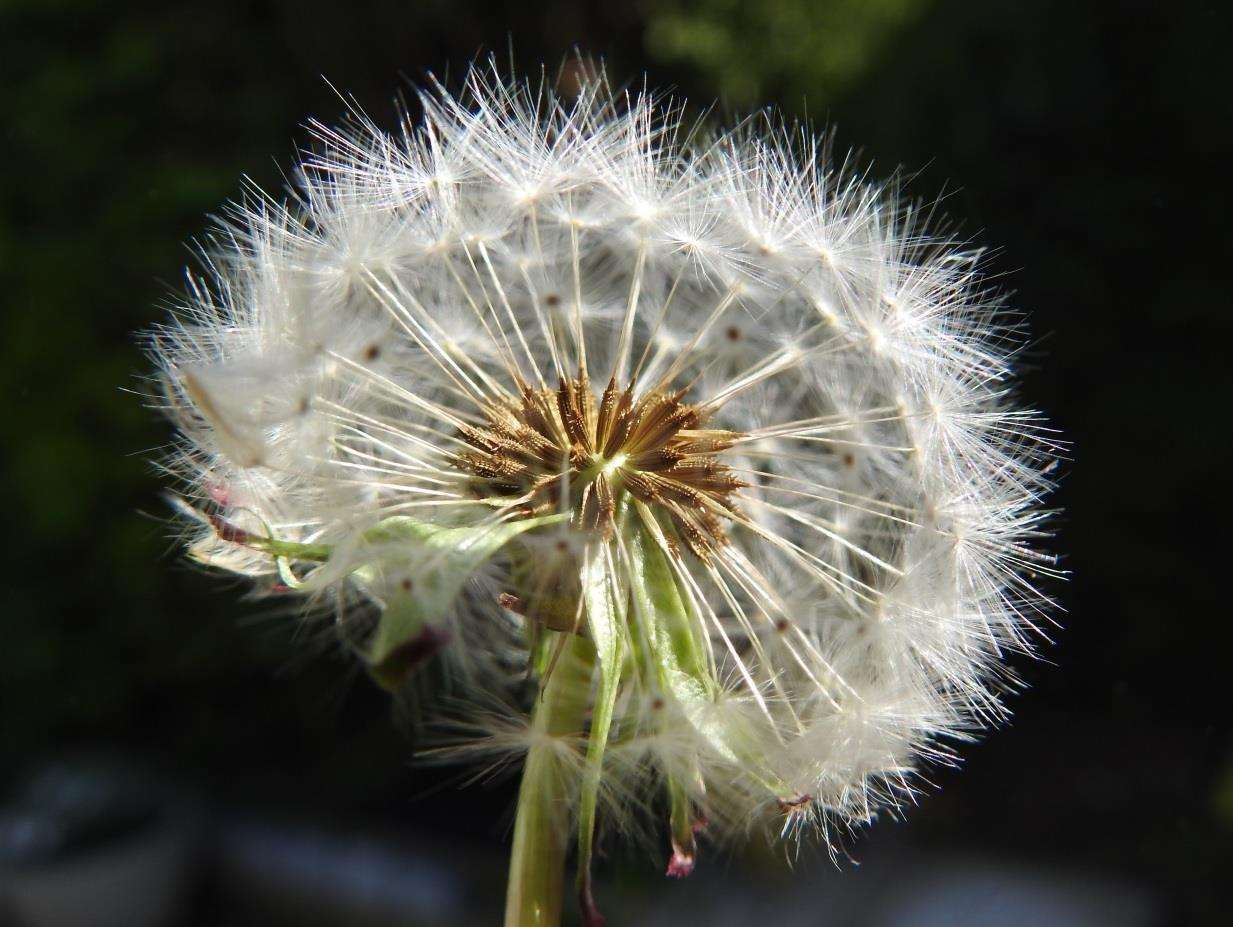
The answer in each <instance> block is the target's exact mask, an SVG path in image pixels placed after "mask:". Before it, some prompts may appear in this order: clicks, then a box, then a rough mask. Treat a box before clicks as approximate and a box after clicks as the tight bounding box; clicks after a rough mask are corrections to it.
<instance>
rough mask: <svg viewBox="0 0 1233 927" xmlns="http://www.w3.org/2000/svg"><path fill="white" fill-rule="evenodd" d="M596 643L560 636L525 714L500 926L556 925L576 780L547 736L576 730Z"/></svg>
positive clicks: (579, 727)
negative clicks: (526, 732) (527, 730)
mask: <svg viewBox="0 0 1233 927" xmlns="http://www.w3.org/2000/svg"><path fill="white" fill-rule="evenodd" d="M594 664H595V648H594V646H593V645H592V644H591V642H590V641H588V640H587V639H585V638H583V637H582V636H580V635H576V634H570V635H568V640H566V642H565V647H564V650H563V651H562V653H561V658H560V660H558V661H557V665H556V667H555V668H554V669H553V671H552V675H551V676H550V677H549V679H548V684H547V686H545V688H544V691H543V693H542V695H541V697H540V699H539V700H538V701H537V702H536V705H535V711H534V714H533V716H532V719H531V728H532V731H533V732H534V733H535V734H536V735H537V736H536V737H535V738H534V740H533V746H532V747H531V749H530V751H528V753H527V760H526V765H525V767H524V768H523V772H522V786H521V787H520V788H519V790H518V814H517V818H516V819H515V821H514V846H513V849H512V850H511V851H510V861H509V887H508V889H507V891H506V896H505V927H556V925H558V924H559V923H560V921H561V904H562V895H563V891H564V886H565V854H566V850H567V848H568V845H569V835H570V804H571V800H572V798H573V792H574V789H575V788H576V782H575V781H574V778H573V776H571V774H570V769H571V766H570V765H569V764H567V763H566V762H563V760H562V757H561V753H560V750H561V745H560V744H559V743H554V742H553V741H554V740H558V739H562V738H567V737H580V736H581V734H582V729H583V724H584V722H585V719H586V710H587V700H588V695H589V693H590V690H591V671H592V668H593V666H594Z"/></svg>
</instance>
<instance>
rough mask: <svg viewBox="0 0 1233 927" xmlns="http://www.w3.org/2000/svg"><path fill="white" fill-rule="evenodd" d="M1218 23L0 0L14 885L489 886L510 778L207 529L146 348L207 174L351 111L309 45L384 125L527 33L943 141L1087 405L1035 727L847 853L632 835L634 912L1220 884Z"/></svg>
mask: <svg viewBox="0 0 1233 927" xmlns="http://www.w3.org/2000/svg"><path fill="white" fill-rule="evenodd" d="M1231 40H1233V13H1231V11H1230V4H1228V3H1226V2H1224V0H1213V2H1199V0H1193V2H1190V0H1178V2H1173V3H1169V4H1165V3H1160V2H1150V0H1144V2H1134V0H1119V2H1113V0H1110V2H1107V3H1101V2H1097V0H1036V2H1032V3H1024V2H1015V0H985V2H980V3H970V2H947V0H747V2H741V0H641V2H640V0H629V2H623V3H602V4H594V5H591V4H586V3H578V2H548V3H543V4H528V3H515V2H506V3H497V2H493V3H483V2H476V0H420V2H418V3H415V4H403V3H376V2H366V0H352V2H350V3H347V4H341V3H338V2H333V3H326V2H322V0H295V2H256V0H254V2H247V3H240V2H223V0H215V2H210V3H178V2H174V0H157V2H155V0H150V2H128V3H117V2H101V0H0V81H2V82H3V83H2V93H0V313H2V321H0V400H2V403H3V407H2V411H0V492H2V493H3V508H2V509H0V511H2V512H3V514H4V518H5V523H6V525H7V527H6V528H5V529H4V530H3V536H4V541H5V543H6V545H7V546H8V548H9V550H10V553H9V554H8V555H7V556H6V558H5V562H6V563H7V564H8V566H7V569H8V573H7V574H6V575H5V577H4V579H3V581H2V582H0V601H2V603H3V608H2V610H0V925H10V924H13V925H22V927H44V925H76V924H82V925H95V927H100V925H106V924H112V923H115V924H131V925H135V927H145V925H149V927H158V925H186V927H222V925H228V927H245V925H257V924H260V925H281V924H297V925H317V924H320V925H322V927H328V925H343V924H348V925H350V924H384V925H389V924H395V923H397V924H489V923H496V922H497V920H498V915H497V912H498V911H499V910H500V908H501V904H502V893H503V890H504V889H503V872H502V868H503V865H504V861H503V852H504V848H505V846H506V842H507V835H508V827H509V824H510V820H511V808H512V803H513V797H514V783H513V782H505V783H496V784H492V785H489V786H479V787H462V786H461V785H460V784H459V783H458V782H457V781H456V777H455V774H454V773H453V772H450V771H446V772H442V771H440V770H429V769H423V768H419V767H416V766H413V765H411V764H410V763H409V758H410V756H411V753H412V750H413V747H414V744H415V739H416V738H415V734H414V731H413V730H412V729H410V728H409V727H408V725H406V724H405V723H402V721H401V719H400V717H399V711H398V709H397V708H396V707H395V706H393V705H391V703H390V701H389V700H388V698H387V697H385V696H384V695H383V694H381V693H380V692H378V691H376V690H375V688H374V687H373V686H372V685H370V684H369V683H368V682H367V681H366V680H365V679H364V678H362V677H359V676H357V675H356V674H355V672H354V669H353V668H352V667H351V666H349V665H348V662H347V661H346V660H344V659H343V658H342V657H341V656H340V655H338V654H336V653H334V652H333V651H331V650H330V649H329V648H326V647H322V646H320V645H319V643H318V642H316V641H314V640H312V639H311V638H307V637H306V636H305V635H304V634H303V632H302V630H301V629H298V628H297V627H296V625H295V623H294V622H293V621H291V620H290V619H288V618H286V617H281V616H277V615H270V614H269V612H268V610H263V609H262V608H261V607H260V606H254V605H251V604H249V603H246V602H244V601H243V600H242V591H243V590H242V587H240V586H238V585H228V584H227V583H225V582H220V581H219V580H218V579H217V578H214V577H209V576H205V575H202V574H201V573H199V572H196V571H194V570H192V569H190V568H188V567H187V566H185V565H184V564H183V562H182V561H181V560H180V559H179V557H178V554H177V552H176V551H175V550H174V548H173V545H172V544H171V542H170V541H169V539H168V530H167V527H166V526H165V524H163V523H162V518H163V517H164V515H165V514H166V508H165V505H164V503H163V502H162V501H161V499H160V497H159V491H160V485H159V480H158V478H157V476H156V475H155V474H154V473H153V471H152V469H151V466H150V465H149V463H148V458H149V456H150V455H149V451H150V449H152V448H155V447H156V446H158V445H159V444H161V443H162V442H164V441H166V440H167V438H168V436H169V433H170V432H169V429H168V427H167V426H166V425H165V424H164V423H162V422H161V421H159V419H158V418H157V417H156V416H154V415H152V414H151V413H149V412H148V411H147V410H145V409H144V408H142V405H141V403H140V402H139V401H138V399H137V398H136V397H134V396H133V395H132V394H131V393H128V392H125V389H126V388H131V387H133V386H134V385H135V379H134V378H135V377H136V376H137V375H139V374H140V373H142V372H143V371H144V370H145V367H146V365H145V362H144V361H143V359H142V357H141V354H140V352H139V350H138V348H137V346H136V341H135V339H134V332H135V331H137V330H139V329H142V328H144V327H146V326H148V325H150V324H151V323H152V322H153V321H155V320H156V319H158V318H159V317H160V316H161V314H162V308H161V305H160V303H161V301H162V300H164V299H165V297H166V294H167V293H168V292H169V291H170V290H171V289H173V288H175V287H176V286H178V284H179V280H180V273H181V268H182V266H183V265H184V264H185V262H186V261H187V259H188V253H187V251H186V249H185V248H184V246H183V242H185V241H186V240H187V239H189V238H190V237H191V236H193V235H194V234H196V233H198V232H200V231H201V230H202V228H203V227H204V216H205V214H206V213H207V212H209V211H212V210H215V209H216V208H217V207H218V206H219V205H220V204H221V203H222V202H223V201H224V200H225V199H227V198H228V197H231V196H235V195H236V194H237V193H238V192H239V189H240V187H239V183H240V178H241V176H242V175H244V174H247V175H248V176H250V177H252V178H253V179H254V180H255V181H256V182H257V183H259V184H260V185H261V186H263V187H265V188H267V189H273V190H276V189H278V188H279V187H280V186H281V185H282V183H283V172H284V171H285V170H286V169H287V167H288V165H289V164H290V162H291V155H292V152H293V148H294V146H295V145H296V144H297V143H301V142H303V141H305V138H306V136H305V133H304V132H303V131H302V129H301V128H300V126H301V124H302V123H303V121H304V120H305V119H306V118H307V117H309V116H315V117H318V118H320V119H322V120H324V121H326V122H330V121H334V120H336V119H338V118H339V116H340V115H341V114H342V111H343V109H344V107H343V104H342V103H341V102H340V100H339V98H338V97H337V96H336V95H335V93H334V92H333V91H332V90H331V89H330V87H329V86H327V84H326V81H325V80H324V79H323V77H324V78H328V79H329V81H331V82H332V83H333V84H334V85H336V86H337V87H339V88H341V89H343V90H345V91H347V92H349V93H351V94H354V96H355V98H356V100H357V101H358V102H359V104H360V105H361V106H363V108H364V109H366V110H367V111H368V112H369V113H370V114H372V115H373V116H374V117H375V118H376V120H377V121H378V122H379V123H382V124H384V125H386V126H392V125H393V121H394V118H395V111H396V110H395V105H394V97H395V95H396V94H397V93H399V92H405V91H406V90H407V88H408V87H409V83H408V81H413V80H419V79H421V78H422V77H423V75H424V73H425V71H426V70H428V69H431V70H433V71H434V72H435V73H438V74H442V75H453V76H457V75H458V74H459V73H460V71H461V70H462V69H463V68H464V67H465V65H466V64H467V62H468V61H469V60H470V59H471V58H472V57H473V56H474V55H475V54H476V53H477V52H488V51H493V52H496V53H497V54H499V55H501V56H503V57H505V58H506V59H507V60H508V49H509V47H510V45H511V44H512V47H513V49H514V51H515V57H516V59H517V61H518V62H519V63H521V64H522V65H523V66H524V67H534V66H536V65H537V64H538V63H540V62H545V63H547V64H548V65H549V67H550V68H555V67H556V66H557V65H558V64H560V62H561V61H562V60H564V58H565V57H566V56H567V55H568V54H569V53H570V50H571V49H573V48H574V47H578V48H580V49H582V50H584V51H586V52H589V53H591V54H594V55H596V56H602V57H603V58H604V59H605V60H606V61H607V62H608V65H609V68H610V71H611V73H612V75H613V76H614V77H615V78H616V79H617V80H618V81H621V80H625V79H628V80H629V81H631V82H639V81H641V79H642V76H643V74H644V73H646V74H649V75H650V83H651V85H652V86H658V87H675V88H677V89H679V90H680V91H682V92H683V93H685V94H686V95H688V96H689V97H690V99H691V100H693V101H695V102H699V103H706V102H708V101H710V100H712V99H715V98H718V99H720V100H721V101H722V105H721V109H720V112H721V114H722V113H728V114H731V113H742V112H748V111H749V110H750V109H752V108H756V107H758V106H760V105H762V104H766V103H773V104H776V105H777V106H780V107H782V108H783V109H784V110H785V111H786V112H788V113H790V114H793V115H806V116H808V117H810V118H811V119H812V120H814V121H815V122H816V123H818V124H822V125H828V126H831V127H834V128H835V129H836V131H837V144H838V148H839V149H840V150H845V149H847V148H849V147H859V148H860V149H861V157H862V159H863V161H864V162H866V163H872V165H873V173H874V174H875V175H879V176H883V175H885V174H887V173H889V172H890V171H891V170H893V169H894V168H895V167H897V166H900V165H902V166H904V167H905V168H907V169H908V170H910V171H914V172H918V176H917V177H916V178H915V180H914V181H913V183H912V186H911V190H912V192H914V193H915V194H917V195H919V196H921V197H924V198H934V197H937V196H938V195H940V194H945V195H946V199H945V211H946V212H947V213H948V214H949V215H950V216H951V217H953V218H954V219H956V220H958V221H959V222H961V223H962V229H963V231H964V232H966V233H969V234H973V235H976V236H977V238H978V239H979V240H980V241H981V242H983V243H986V244H990V245H994V246H997V247H998V248H999V249H1000V250H998V252H997V253H996V254H995V256H994V258H993V267H994V269H995V270H996V271H997V272H999V273H1002V274H1005V275H1006V277H1005V281H1006V284H1007V286H1009V287H1010V288H1011V289H1013V290H1014V291H1015V295H1014V303H1015V304H1016V305H1017V306H1021V307H1023V308H1024V309H1026V310H1028V311H1029V312H1030V313H1031V323H1032V330H1033V334H1034V335H1035V337H1036V343H1035V347H1034V350H1033V351H1032V352H1030V353H1029V354H1028V355H1027V356H1026V358H1025V360H1026V364H1027V367H1026V370H1025V376H1024V381H1023V393H1024V395H1025V396H1026V399H1027V401H1028V402H1029V403H1031V404H1033V405H1036V406H1037V407H1040V408H1042V409H1044V410H1046V411H1047V412H1048V413H1049V415H1050V416H1051V417H1052V419H1053V421H1054V422H1055V423H1056V424H1057V425H1058V426H1059V427H1060V428H1061V429H1062V430H1063V431H1064V432H1065V434H1066V436H1067V437H1068V438H1069V439H1070V440H1072V441H1073V443H1074V459H1073V462H1071V463H1069V464H1067V466H1066V467H1065V477H1064V482H1063V485H1062V488H1061V490H1060V491H1059V492H1058V493H1057V497H1056V502H1057V504H1058V505H1059V506H1061V507H1062V508H1064V510H1065V514H1064V516H1063V517H1062V518H1061V519H1060V520H1059V522H1058V530H1059V535H1060V537H1059V539H1058V541H1057V549H1059V550H1061V551H1063V552H1065V553H1066V555H1067V560H1066V562H1065V565H1066V566H1067V567H1068V568H1069V569H1071V570H1073V572H1074V579H1073V581H1072V582H1070V583H1069V584H1067V585H1066V587H1065V588H1064V589H1062V590H1061V596H1062V599H1063V601H1064V603H1065V605H1066V607H1067V609H1068V612H1069V614H1068V616H1066V618H1065V619H1064V623H1065V629H1064V630H1062V631H1061V632H1059V633H1058V634H1057V635H1056V643H1055V645H1054V646H1052V647H1051V648H1049V649H1048V650H1047V651H1046V653H1045V656H1046V658H1047V661H1046V662H1042V663H1037V664H1030V665H1023V666H1021V667H1020V669H1021V670H1022V672H1023V674H1024V675H1025V676H1026V677H1027V679H1028V680H1029V682H1030V684H1031V688H1030V689H1029V691H1028V692H1026V693H1025V694H1024V695H1023V696H1021V697H1019V698H1018V699H1017V700H1016V703H1015V708H1016V716H1015V720H1014V723H1013V725H1012V726H1011V727H1010V728H1009V729H1007V730H1004V731H1001V732H999V733H998V734H996V735H995V736H992V737H990V738H989V739H988V741H987V743H982V744H978V745H973V746H972V747H970V748H967V749H964V750H963V755H964V768H963V769H962V770H960V771H958V772H956V771H950V770H942V771H938V772H936V773H935V774H934V776H933V779H934V781H935V782H936V783H937V784H938V785H939V786H940V789H939V790H935V791H930V792H929V793H927V794H926V795H925V796H924V797H923V798H922V800H921V802H920V806H919V807H917V808H915V809H913V810H912V812H911V813H910V815H909V819H908V821H907V822H906V823H898V822H893V821H884V822H881V823H879V824H878V825H877V826H876V827H875V828H873V829H872V831H871V832H869V833H868V834H866V835H864V836H862V837H861V838H859V839H858V840H856V841H854V842H853V843H852V845H851V847H850V852H851V854H852V857H853V859H854V860H855V861H856V862H857V863H859V865H853V864H852V863H851V862H848V861H844V862H842V863H841V865H840V867H839V868H838V869H836V868H835V867H834V866H833V865H832V864H831V863H830V862H829V861H827V860H826V858H825V856H824V855H823V854H809V853H805V854H803V855H802V856H801V858H800V859H798V860H797V861H796V862H795V864H794V868H789V867H788V866H787V865H786V864H785V862H784V860H783V855H782V852H780V853H778V854H776V853H774V852H770V851H766V850H759V849H753V850H749V851H747V852H746V853H745V854H740V853H731V852H729V853H719V852H711V853H708V854H707V855H706V856H704V857H703V859H702V861H701V865H700V868H699V872H698V873H697V874H696V875H695V876H694V877H693V878H692V879H690V880H688V881H686V882H681V883H678V882H670V881H667V880H664V879H663V878H662V876H661V875H660V872H661V871H662V866H663V863H664V860H663V859H661V858H658V857H655V858H651V859H647V858H646V857H645V855H643V856H637V855H629V854H624V855H623V854H622V853H620V852H619V851H618V850H617V849H616V848H612V849H613V852H612V855H611V856H610V858H609V859H608V860H607V862H605V863H604V864H603V865H602V866H601V875H602V878H601V882H600V888H599V891H600V895H601V899H602V901H603V902H604V905H603V906H604V909H605V912H606V913H607V914H608V915H609V922H610V923H611V924H613V925H614V927H621V925H631V924H651V925H654V924H674V925H679V924H694V923H708V924H732V925H739V924H748V923H752V922H755V921H760V922H766V923H775V924H776V925H781V924H782V925H798V924H799V925H802V927H803V925H811V927H813V925H831V924H854V925H943V924H1025V925H1026V924H1075V925H1079V924H1085V925H1086V924H1091V925H1098V924H1099V925H1103V924H1109V925H1135V924H1225V923H1228V920H1227V918H1228V917H1229V910H1230V908H1229V902H1230V901H1233V897H1231V893H1230V891H1229V883H1233V863H1231V860H1233V738H1231V732H1233V725H1231V724H1230V712H1231V710H1233V695H1231V692H1230V689H1229V688H1228V687H1229V686H1230V685H1231V684H1233V672H1231V671H1230V654H1233V650H1231V649H1230V648H1229V634H1228V626H1229V622H1230V610H1229V608H1228V604H1227V603H1228V600H1229V598H1230V596H1229V594H1228V574H1229V570H1230V568H1229V565H1228V558H1229V554H1230V552H1231V550H1233V544H1231V543H1230V541H1231V537H1230V515H1233V504H1231V499H1233V496H1231V494H1230V489H1231V488H1233V487H1231V484H1230V465H1231V464H1233V454H1231V453H1230V437H1229V433H1230V415H1229V413H1228V411H1227V406H1226V404H1225V403H1226V402H1227V397H1229V396H1230V395H1233V390H1230V385H1231V384H1230V379H1231V373H1230V366H1231V365H1230V360H1229V345H1230V343H1231V342H1230V336H1231V334H1233V333H1231V332H1230V316H1231V313H1230V295H1229V294H1230V285H1229V274H1230V270H1231V269H1233V263H1231V260H1230V259H1231V258H1233V249H1230V244H1233V233H1231V231H1230V229H1231V228H1233V222H1231V221H1230V206H1231V205H1233V203H1231V198H1230V195H1229V180H1228V170H1229V165H1230V157H1231V156H1233V138H1231V136H1233V110H1231V108H1230V105H1229V94H1230V90H1231V89H1233V83H1231V82H1230V78H1229V73H1228V71H1227V64H1228V57H1229V47H1230V42H1231ZM1222 338H1223V339H1224V340H1223V341H1222V340H1221V339H1222ZM1221 395H1223V396H1225V397H1226V400H1220V399H1219V398H1218V397H1219V396H1221ZM1222 601H1224V602H1226V605H1225V606H1221V605H1220V603H1221V602H1222ZM1222 616H1223V617H1222ZM83 912H85V913H83ZM74 918H76V919H74ZM83 918H84V919H83ZM109 918H110V919H109Z"/></svg>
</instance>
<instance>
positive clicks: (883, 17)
mask: <svg viewBox="0 0 1233 927" xmlns="http://www.w3.org/2000/svg"><path fill="white" fill-rule="evenodd" d="M932 3H933V0H762V2H760V3H749V2H746V0H662V2H659V0H657V2H655V3H653V4H648V17H647V31H646V45H647V51H648V52H649V53H650V54H651V55H652V56H654V57H656V58H658V59H660V60H662V61H671V62H677V63H683V64H686V65H688V66H689V67H690V68H692V69H695V70H697V71H699V72H701V73H702V74H705V75H706V77H707V79H708V80H709V81H710V82H711V83H712V84H713V87H714V90H715V91H717V92H718V93H719V94H721V95H722V96H723V97H724V99H725V102H727V103H728V104H731V105H734V106H738V107H744V108H749V107H757V106H760V105H763V104H765V103H767V102H769V101H771V100H776V101H782V102H785V103H795V102H797V101H799V100H807V101H808V102H809V103H810V104H812V105H813V106H814V107H817V106H819V105H820V106H823V107H824V106H826V105H827V104H828V103H830V102H832V101H833V100H835V99H836V98H837V97H839V95H841V94H842V93H844V92H846V91H848V90H849V89H851V87H852V86H853V85H854V84H855V83H856V82H857V81H859V80H860V79H861V78H862V77H864V76H865V75H866V74H867V73H868V71H869V70H870V69H871V68H873V67H875V66H876V65H877V64H878V63H879V61H880V59H881V57H882V53H883V52H884V51H885V50H886V48H887V47H888V46H889V45H890V44H891V43H892V42H893V41H894V39H895V37H896V36H897V35H899V34H900V33H901V32H903V31H904V30H905V29H908V28H909V27H911V26H912V25H913V24H914V23H915V22H916V21H917V20H918V19H919V18H920V17H922V16H923V15H925V13H926V11H927V10H928V8H929V7H930V6H931V5H932Z"/></svg>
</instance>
